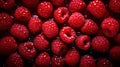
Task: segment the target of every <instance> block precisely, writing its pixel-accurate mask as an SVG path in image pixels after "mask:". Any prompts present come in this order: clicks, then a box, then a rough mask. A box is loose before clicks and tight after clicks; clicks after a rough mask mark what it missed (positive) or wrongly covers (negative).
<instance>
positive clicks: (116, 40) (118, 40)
mask: <svg viewBox="0 0 120 67" xmlns="http://www.w3.org/2000/svg"><path fill="white" fill-rule="evenodd" d="M114 41H115V42H116V43H118V44H120V33H118V34H117V35H116V36H115V37H114Z"/></svg>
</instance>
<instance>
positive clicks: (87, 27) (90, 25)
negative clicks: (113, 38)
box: [81, 19, 98, 35]
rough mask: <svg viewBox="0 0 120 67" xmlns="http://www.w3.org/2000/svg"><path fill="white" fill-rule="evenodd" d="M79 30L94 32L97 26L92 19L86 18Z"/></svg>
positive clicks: (85, 32)
mask: <svg viewBox="0 0 120 67" xmlns="http://www.w3.org/2000/svg"><path fill="white" fill-rule="evenodd" d="M81 31H82V32H83V33H84V34H88V35H92V34H96V33H97V31H98V26H97V24H96V23H95V22H94V21H93V20H91V19H87V20H85V24H84V25H83V27H82V28H81Z"/></svg>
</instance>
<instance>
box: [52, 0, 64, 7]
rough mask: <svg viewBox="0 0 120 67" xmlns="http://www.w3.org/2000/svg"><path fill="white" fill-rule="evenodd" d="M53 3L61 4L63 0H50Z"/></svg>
mask: <svg viewBox="0 0 120 67" xmlns="http://www.w3.org/2000/svg"><path fill="white" fill-rule="evenodd" d="M51 1H52V3H53V5H55V6H62V5H63V4H64V0H51Z"/></svg>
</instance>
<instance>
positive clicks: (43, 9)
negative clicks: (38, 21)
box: [37, 1, 53, 18]
mask: <svg viewBox="0 0 120 67" xmlns="http://www.w3.org/2000/svg"><path fill="white" fill-rule="evenodd" d="M52 11H53V6H52V4H51V3H50V2H46V1H44V2H41V3H40V4H39V5H38V9H37V12H38V15H39V16H41V17H43V18H48V17H50V16H51V14H52Z"/></svg>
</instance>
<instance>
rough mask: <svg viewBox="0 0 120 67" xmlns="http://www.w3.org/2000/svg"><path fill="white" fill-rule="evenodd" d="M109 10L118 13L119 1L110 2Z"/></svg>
mask: <svg viewBox="0 0 120 67" xmlns="http://www.w3.org/2000/svg"><path fill="white" fill-rule="evenodd" d="M109 8H110V9H111V10H112V11H113V12H116V13H120V1H119V0H110V1H109Z"/></svg>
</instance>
